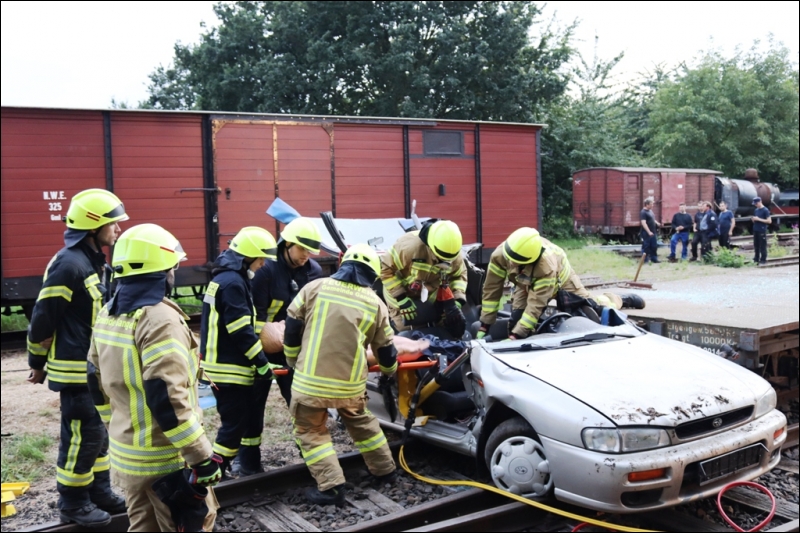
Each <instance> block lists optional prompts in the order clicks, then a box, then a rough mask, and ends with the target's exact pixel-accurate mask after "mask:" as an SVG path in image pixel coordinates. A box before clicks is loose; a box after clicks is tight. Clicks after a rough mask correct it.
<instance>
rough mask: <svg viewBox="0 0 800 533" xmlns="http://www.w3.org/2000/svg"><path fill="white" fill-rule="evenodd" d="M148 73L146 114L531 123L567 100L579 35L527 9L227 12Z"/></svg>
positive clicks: (417, 5)
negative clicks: (573, 42) (573, 40)
mask: <svg viewBox="0 0 800 533" xmlns="http://www.w3.org/2000/svg"><path fill="white" fill-rule="evenodd" d="M214 9H215V12H216V14H217V16H218V18H219V19H220V21H221V23H220V25H219V27H218V28H215V29H212V30H210V31H207V32H205V33H204V34H203V35H202V37H201V42H200V43H199V44H197V45H193V46H192V45H190V46H183V45H181V44H180V43H179V44H176V45H175V58H174V66H173V67H171V68H164V67H158V68H157V69H156V70H155V72H153V74H151V76H150V80H151V84H150V86H149V92H150V98H149V99H148V100H147V101H146V102H143V105H144V106H146V107H153V108H162V109H190V108H194V109H213V110H224V111H243V112H248V111H249V112H269V113H309V114H339V115H362V116H414V117H434V118H452V119H471V120H504V121H526V122H530V121H533V115H534V111H535V110H536V109H540V108H541V106H542V105H543V103H544V102H547V101H549V100H551V99H553V98H556V97H558V96H559V95H560V94H562V93H563V92H564V90H565V88H566V85H567V78H566V75H565V73H564V72H563V71H562V69H561V66H562V64H564V62H565V61H567V60H568V59H569V57H570V54H571V53H572V50H571V48H570V46H569V39H570V37H571V32H572V27H569V28H567V29H566V30H565V31H562V32H556V31H553V30H551V28H550V27H549V26H548V27H545V28H544V29H543V30H542V31H541V32H539V35H538V37H537V38H536V39H535V42H534V43H532V42H531V39H530V38H529V31H530V29H531V28H532V26H534V25H535V24H537V23H538V21H537V16H538V15H539V14H540V9H539V7H538V6H536V5H535V4H534V3H532V2H478V1H469V2H465V1H460V2H444V1H427V2H425V1H397V2H391V1H373V2H355V1H343V2H301V1H293V2H237V3H234V4H228V3H220V4H217V5H216V6H215V8H214Z"/></svg>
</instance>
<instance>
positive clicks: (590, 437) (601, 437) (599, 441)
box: [582, 428, 671, 453]
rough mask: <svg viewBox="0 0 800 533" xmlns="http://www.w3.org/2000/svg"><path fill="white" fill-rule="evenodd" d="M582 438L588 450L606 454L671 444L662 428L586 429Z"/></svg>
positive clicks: (650, 448)
mask: <svg viewBox="0 0 800 533" xmlns="http://www.w3.org/2000/svg"><path fill="white" fill-rule="evenodd" d="M582 437H583V445H584V446H585V447H586V449H588V450H594V451H596V452H606V453H626V452H639V451H642V450H652V449H653V448H663V447H664V446H669V445H670V444H671V442H670V440H669V435H668V434H667V432H666V430H663V429H660V428H620V429H609V428H586V429H584V430H583V433H582Z"/></svg>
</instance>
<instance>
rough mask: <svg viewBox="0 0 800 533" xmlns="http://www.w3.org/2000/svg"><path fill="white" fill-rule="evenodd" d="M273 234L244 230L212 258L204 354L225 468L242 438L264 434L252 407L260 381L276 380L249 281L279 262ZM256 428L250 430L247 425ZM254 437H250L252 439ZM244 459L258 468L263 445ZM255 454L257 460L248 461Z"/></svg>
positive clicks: (216, 447)
mask: <svg viewBox="0 0 800 533" xmlns="http://www.w3.org/2000/svg"><path fill="white" fill-rule="evenodd" d="M276 246H277V245H276V243H275V238H274V237H273V236H272V234H270V233H269V232H268V231H267V230H265V229H262V228H258V227H255V226H248V227H245V228H242V229H241V230H240V231H239V233H237V234H236V236H235V237H234V238H233V239H232V240H231V241H230V248H228V249H227V250H225V251H224V252H222V253H221V254H220V255H219V257H218V258H217V260H216V261H215V262H214V266H213V270H212V276H213V279H212V281H211V283H209V284H208V288H207V289H206V294H205V296H204V297H203V315H202V318H201V324H200V353H201V354H202V358H203V361H202V363H201V365H202V367H203V370H205V372H206V374H207V376H208V377H209V378H210V381H211V389H212V391H213V393H214V396H215V397H216V399H217V411H218V412H219V417H220V421H221V423H222V424H221V426H220V428H219V431H217V437H216V440H215V442H214V452H215V453H217V454H219V455H220V456H222V459H223V468H222V472H223V474H224V473H225V470H226V469H227V467H228V466H230V463H231V461H232V460H233V458H234V457H236V454H237V452H238V451H239V446H240V444H241V442H242V437H244V436H245V434H248V435H251V436H252V437H255V436H258V437H260V436H261V429H262V428H263V424H264V411H263V409H262V410H260V411H259V410H258V409H254V408H253V406H254V405H255V402H256V398H255V392H256V390H255V388H254V386H253V384H254V380H255V379H256V377H258V379H264V380H266V379H269V380H271V379H272V373H271V372H270V371H269V370H270V364H269V361H268V360H267V356H266V355H265V354H264V351H263V349H262V348H261V340H260V339H259V338H258V335H256V324H255V314H254V311H253V297H252V294H251V291H250V280H252V279H253V278H254V277H255V272H256V271H257V270H258V269H259V268H261V267H262V266H263V265H264V261H266V260H270V261H274V260H275V253H276ZM248 428H252V429H248ZM252 437H251V438H252ZM252 448H253V449H254V452H255V453H254V454H253V456H252V457H251V454H250V453H246V454H245V456H243V457H242V458H241V460H243V461H247V462H245V463H242V466H243V467H245V468H246V469H247V470H251V471H252V470H255V469H259V468H260V466H261V455H260V452H259V447H258V446H257V445H256V446H253V447H252ZM251 458H252V461H253V463H252V464H251V463H250V462H249V460H250V459H251Z"/></svg>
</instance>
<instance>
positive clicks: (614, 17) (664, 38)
mask: <svg viewBox="0 0 800 533" xmlns="http://www.w3.org/2000/svg"><path fill="white" fill-rule="evenodd" d="M213 4H214V2H166V1H164V2H7V1H4V2H2V4H0V5H1V6H2V17H0V22H1V23H2V31H0V37H1V38H2V47H0V53H2V62H0V66H1V67H2V72H1V73H0V83H2V105H4V106H6V105H7V106H41V107H73V108H75V107H77V108H108V107H109V106H110V103H111V99H112V98H115V99H116V100H117V101H119V102H127V103H128V104H131V105H135V104H136V103H137V102H139V101H140V100H144V99H145V98H146V97H147V82H148V78H147V76H148V74H150V73H151V72H152V71H153V69H154V68H155V67H156V66H157V65H159V64H164V65H168V64H169V63H170V62H171V60H172V55H173V46H174V44H175V42H176V41H181V42H182V43H184V44H186V43H193V42H197V40H198V37H199V35H200V33H201V31H202V28H201V27H200V23H201V22H203V21H204V22H206V23H207V24H208V25H214V24H216V17H215V16H214V13H213V10H212V5H213ZM799 7H800V3H799V2H797V1H793V2H759V3H754V2H746V3H745V2H724V3H723V2H562V1H554V2H549V3H548V4H547V7H546V10H545V14H546V19H547V20H549V18H550V17H551V16H552V15H553V13H554V12H555V13H556V15H557V18H558V20H559V21H560V22H561V24H562V25H566V24H567V23H569V22H571V21H572V20H574V19H576V18H577V19H580V21H581V22H580V25H579V27H578V31H577V38H578V43H577V44H578V45H579V48H580V50H581V51H582V52H583V53H584V55H585V56H586V57H587V58H591V57H592V53H593V48H594V36H595V35H597V36H598V37H599V48H598V50H599V55H600V57H602V58H606V59H608V58H610V57H612V56H614V55H616V54H617V53H619V52H621V51H624V52H625V59H624V60H623V62H622V63H621V65H620V66H619V67H618V70H617V78H618V79H620V80H625V79H629V78H631V77H633V76H634V75H635V74H636V73H638V72H644V71H647V70H652V67H653V65H655V64H659V63H664V64H665V65H667V66H670V65H676V64H678V63H680V62H681V61H689V60H691V59H692V58H693V57H694V56H695V55H696V54H697V52H698V51H700V50H704V49H709V48H719V49H721V50H722V51H723V52H725V53H726V54H732V53H733V51H734V49H735V48H736V47H737V46H740V47H742V48H744V49H747V48H749V47H750V46H751V45H752V43H753V40H754V39H761V40H762V41H766V39H767V36H768V35H769V34H770V33H772V34H774V36H775V38H776V39H778V40H780V41H783V43H784V44H785V45H786V46H788V47H789V48H790V50H791V52H792V59H793V60H794V61H795V62H797V61H798V46H799V45H800V29H798V28H799V26H800V22H799V21H800V9H799Z"/></svg>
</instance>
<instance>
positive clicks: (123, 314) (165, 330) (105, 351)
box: [89, 224, 221, 531]
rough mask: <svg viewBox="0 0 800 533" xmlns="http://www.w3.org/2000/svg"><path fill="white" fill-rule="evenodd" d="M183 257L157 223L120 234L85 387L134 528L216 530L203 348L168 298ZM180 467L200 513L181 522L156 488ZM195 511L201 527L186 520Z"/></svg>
mask: <svg viewBox="0 0 800 533" xmlns="http://www.w3.org/2000/svg"><path fill="white" fill-rule="evenodd" d="M185 259H186V254H185V253H184V251H183V249H182V248H181V245H180V243H179V242H178V240H177V239H176V238H175V237H174V236H173V235H172V234H171V233H169V232H168V231H167V230H165V229H164V228H162V227H161V226H158V225H156V224H140V225H138V226H134V227H132V228H130V229H128V230H127V231H126V232H125V233H123V234H122V235H121V236H120V238H119V241H117V245H116V246H115V247H114V257H113V260H112V265H113V268H114V272H115V276H116V279H117V280H118V289H117V292H116V294H115V295H114V297H113V298H112V299H111V301H110V302H109V303H108V305H106V306H105V307H104V308H103V309H102V310H101V311H100V314H99V315H98V317H97V323H96V324H95V329H94V333H93V336H92V345H91V349H90V350H89V388H90V390H91V391H92V398H93V400H94V403H95V406H96V408H97V411H98V412H99V413H100V414H101V416H102V417H103V418H104V422H105V423H106V424H107V425H108V428H109V434H110V439H111V470H112V474H113V477H114V482H115V483H117V484H118V485H120V486H121V487H122V488H123V489H125V499H126V503H127V507H128V517H129V518H130V529H129V531H183V530H187V531H191V530H192V529H187V528H186V526H192V527H195V528H198V527H199V526H201V525H202V524H203V522H204V521H205V524H206V526H208V527H212V526H213V524H214V518H215V516H216V508H217V503H216V499H215V498H214V495H213V493H212V492H210V491H208V490H207V489H206V488H205V487H206V486H210V485H213V484H215V483H216V482H217V481H219V479H220V476H221V473H220V469H219V463H220V462H221V460H220V459H219V457H214V456H213V452H212V450H211V443H210V442H209V441H208V439H207V438H206V436H205V433H204V431H203V422H202V418H203V412H202V410H201V409H200V407H199V405H198V403H197V376H198V366H199V360H198V357H197V352H196V349H197V343H196V342H195V340H194V336H193V335H192V332H191V330H189V327H188V326H187V325H186V319H188V317H187V316H186V315H185V314H184V313H183V311H181V309H180V307H178V305H177V304H176V303H174V302H172V301H170V300H169V299H168V298H167V295H168V294H169V293H170V292H171V289H172V286H173V285H174V283H175V270H177V268H178V264H179V263H180V262H181V261H183V260H185ZM184 464H189V465H191V468H189V469H184ZM184 471H185V473H186V478H187V479H189V480H191V483H192V485H190V486H189V488H190V490H191V492H192V494H193V495H197V496H196V499H197V506H201V507H200V508H199V509H197V508H188V507H187V508H186V509H185V510H184V511H183V514H184V516H180V517H178V519H179V521H180V522H181V523H178V524H176V523H175V521H174V520H173V517H174V516H175V515H174V514H173V513H172V512H171V507H174V504H173V505H170V504H171V503H172V502H170V501H169V500H168V501H167V502H166V503H165V502H162V501H159V498H158V497H157V496H156V493H155V492H154V490H153V487H152V486H153V484H154V482H157V481H159V480H160V479H161V478H163V477H164V476H169V475H173V476H174V477H179V478H180V479H183V478H184ZM186 484H187V485H189V484H188V483H186ZM203 502H205V503H203ZM193 510H194V511H195V512H194V517H195V519H196V521H195V522H194V523H192V522H189V523H186V522H185V515H186V514H187V513H188V514H189V515H190V516H191V515H192V511H193ZM176 528H178V529H176ZM194 530H195V531H196V530H197V529H194Z"/></svg>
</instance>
